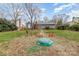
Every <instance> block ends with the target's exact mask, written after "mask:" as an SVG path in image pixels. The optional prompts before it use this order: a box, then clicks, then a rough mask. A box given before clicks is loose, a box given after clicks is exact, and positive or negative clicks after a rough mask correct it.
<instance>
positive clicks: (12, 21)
mask: <svg viewBox="0 0 79 59" xmlns="http://www.w3.org/2000/svg"><path fill="white" fill-rule="evenodd" d="M11 23H14V20H11ZM16 26H17V27H18V30H19V29H22V28H24V27H25V26H24V24H23V21H21V20H18V21H17V22H16Z"/></svg>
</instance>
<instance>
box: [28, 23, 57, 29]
mask: <svg viewBox="0 0 79 59" xmlns="http://www.w3.org/2000/svg"><path fill="white" fill-rule="evenodd" d="M36 26H38V28H41V29H45V28H52V29H54V28H55V27H56V24H55V23H53V22H34V23H33V26H31V23H30V22H28V23H27V28H29V29H30V28H32V27H33V28H35V27H36ZM36 28H37V27H36Z"/></svg>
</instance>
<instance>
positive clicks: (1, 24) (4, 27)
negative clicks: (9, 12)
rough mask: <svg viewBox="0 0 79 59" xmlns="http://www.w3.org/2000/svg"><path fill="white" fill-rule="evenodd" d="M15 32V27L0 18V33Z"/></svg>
mask: <svg viewBox="0 0 79 59" xmlns="http://www.w3.org/2000/svg"><path fill="white" fill-rule="evenodd" d="M13 30H17V26H16V25H15V24H13V23H11V22H10V21H7V20H6V19H2V18H0V32H3V31H13Z"/></svg>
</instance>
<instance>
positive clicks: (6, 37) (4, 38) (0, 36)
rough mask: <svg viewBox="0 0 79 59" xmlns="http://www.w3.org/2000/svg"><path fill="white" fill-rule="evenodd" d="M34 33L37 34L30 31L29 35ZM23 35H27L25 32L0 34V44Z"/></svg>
mask: <svg viewBox="0 0 79 59" xmlns="http://www.w3.org/2000/svg"><path fill="white" fill-rule="evenodd" d="M28 32H29V31H28ZM29 33H30V32H29ZM36 33H37V32H36V31H32V32H31V33H30V34H36ZM24 35H27V34H26V32H25V31H10V32H0V42H4V41H9V40H12V39H14V38H17V37H21V36H24Z"/></svg>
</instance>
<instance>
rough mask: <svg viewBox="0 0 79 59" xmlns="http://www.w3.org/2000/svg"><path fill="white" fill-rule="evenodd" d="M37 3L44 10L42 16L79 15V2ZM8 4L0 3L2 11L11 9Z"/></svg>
mask: <svg viewBox="0 0 79 59" xmlns="http://www.w3.org/2000/svg"><path fill="white" fill-rule="evenodd" d="M19 5H21V4H19ZM36 5H37V6H38V7H39V8H40V9H41V10H42V14H41V17H42V18H43V17H45V16H47V17H48V18H49V19H51V18H52V17H53V16H54V15H55V14H67V15H70V16H71V17H73V16H77V17H79V4H78V3H39V4H36ZM7 6H8V5H7V4H0V12H5V13H7V12H8V10H9V11H11V9H10V8H6V7H7ZM11 12H12V11H11ZM7 16H8V15H7ZM71 17H70V18H71ZM8 18H9V17H8Z"/></svg>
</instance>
